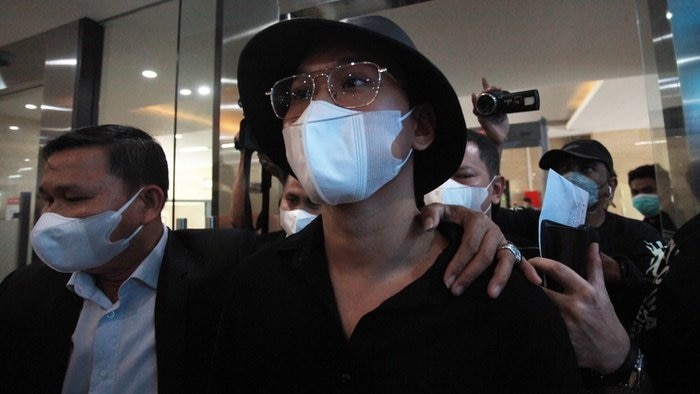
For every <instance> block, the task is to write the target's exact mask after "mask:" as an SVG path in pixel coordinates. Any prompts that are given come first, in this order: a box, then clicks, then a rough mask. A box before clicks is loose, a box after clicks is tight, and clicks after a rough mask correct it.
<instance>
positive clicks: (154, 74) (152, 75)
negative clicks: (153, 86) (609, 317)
mask: <svg viewBox="0 0 700 394" xmlns="http://www.w3.org/2000/svg"><path fill="white" fill-rule="evenodd" d="M141 75H143V77H144V78H155V77H157V76H158V73H157V72H155V71H153V70H143V71H142V72H141Z"/></svg>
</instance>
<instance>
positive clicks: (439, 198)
mask: <svg viewBox="0 0 700 394" xmlns="http://www.w3.org/2000/svg"><path fill="white" fill-rule="evenodd" d="M495 179H496V177H493V178H492V179H491V182H489V184H488V185H486V187H479V186H467V185H463V184H461V183H459V182H457V181H455V180H454V179H452V178H450V179H448V180H447V181H445V183H443V184H442V185H440V186H438V188H437V189H435V190H433V191H431V192H430V193H428V194H426V195H425V196H424V197H423V201H424V202H425V203H426V204H432V203H435V202H437V203H441V204H447V205H460V206H463V207H466V208H469V209H471V210H473V211H478V212H483V213H487V212H488V211H489V210H490V209H491V204H489V206H488V207H487V208H486V209H485V210H483V211H482V210H481V206H482V205H483V204H484V202H485V201H486V200H487V199H488V198H489V187H491V184H492V183H493V181H494V180H495Z"/></svg>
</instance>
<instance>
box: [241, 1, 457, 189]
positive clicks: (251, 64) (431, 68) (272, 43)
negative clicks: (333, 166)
mask: <svg viewBox="0 0 700 394" xmlns="http://www.w3.org/2000/svg"><path fill="white" fill-rule="evenodd" d="M348 42H350V43H355V44H357V45H366V46H367V47H368V49H371V50H372V52H377V53H387V54H388V56H390V57H391V58H392V59H394V60H395V61H396V63H397V64H398V66H399V67H400V68H401V71H403V72H404V74H405V76H406V78H405V79H406V81H408V83H409V84H410V85H411V86H410V88H411V90H412V91H415V92H420V93H421V97H424V98H425V100H424V101H425V102H428V103H430V104H431V105H432V106H433V109H434V110H435V115H436V116H435V117H436V123H437V127H436V133H435V139H434V140H433V143H432V144H431V145H430V146H429V147H428V148H427V149H425V150H423V151H420V152H414V191H415V194H416V196H417V197H416V198H417V201H418V196H420V201H422V198H423V194H425V193H427V192H429V191H431V190H433V189H435V188H436V187H438V186H440V185H441V184H442V183H443V182H444V181H446V180H447V179H449V178H450V177H451V176H452V175H454V173H455V172H456V171H457V169H458V168H459V165H460V164H461V163H462V159H463V157H464V148H465V145H466V130H467V127H466V123H465V120H464V115H463V113H462V107H461V105H460V103H459V99H458V98H457V94H456V93H455V91H454V89H453V88H452V85H450V83H449V81H448V80H447V78H446V77H445V76H444V75H443V74H442V72H441V71H440V70H439V69H438V68H437V67H436V66H435V65H434V64H433V63H432V62H431V61H430V60H428V59H427V58H426V57H425V56H423V55H422V54H421V53H420V52H418V50H417V49H416V47H415V45H414V44H413V42H412V41H411V39H410V38H409V37H408V35H407V34H406V33H405V32H404V31H403V30H402V29H401V28H400V27H399V26H397V25H396V24H395V23H394V22H392V21H391V20H389V19H387V18H385V17H382V16H376V15H375V16H362V17H356V18H349V19H347V20H344V21H333V20H325V19H317V18H296V19H291V20H286V21H282V22H278V23H275V24H273V25H271V26H269V27H267V28H265V29H264V30H262V31H260V32H259V33H257V34H256V35H255V36H253V38H251V39H250V41H249V42H248V43H247V44H246V46H245V48H243V51H242V52H241V56H240V60H239V62H238V88H239V92H240V96H241V106H242V107H243V112H244V113H245V117H246V118H247V119H248V120H249V121H250V126H251V130H252V131H253V134H254V135H255V139H256V140H257V141H258V144H259V145H260V150H261V151H262V152H263V153H265V154H266V155H267V156H268V157H269V158H270V159H271V160H272V161H273V162H274V163H275V164H277V165H278V166H279V167H281V168H282V169H284V170H285V171H287V172H289V173H293V171H292V170H291V168H290V167H289V163H287V157H286V154H285V148H284V140H283V137H282V121H281V120H280V119H278V118H277V117H276V116H275V114H274V113H273V111H272V106H271V105H270V98H269V97H268V96H267V95H266V94H265V93H266V92H268V91H269V90H270V89H271V88H272V85H273V84H274V83H275V82H276V81H278V80H280V79H282V78H285V77H288V76H291V75H293V74H295V73H296V72H297V67H298V66H299V65H300V63H301V61H302V60H303V58H304V56H306V55H308V54H309V53H310V51H312V50H313V49H315V48H319V47H321V46H327V45H328V44H333V43H348ZM367 60H371V59H367ZM389 72H391V70H389Z"/></svg>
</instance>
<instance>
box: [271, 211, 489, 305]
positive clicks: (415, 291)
mask: <svg viewBox="0 0 700 394" xmlns="http://www.w3.org/2000/svg"><path fill="white" fill-rule="evenodd" d="M320 217H322V215H321V216H320ZM437 230H438V231H440V233H441V234H442V235H444V236H445V237H446V238H447V240H448V246H447V247H446V248H445V250H443V252H442V253H441V254H440V255H439V256H438V257H437V259H436V260H435V263H434V264H433V265H432V266H431V267H430V268H429V269H428V270H427V271H426V272H425V274H423V276H421V277H420V278H418V279H417V280H416V281H414V282H413V283H411V284H409V285H408V286H407V287H406V288H405V289H404V290H402V291H401V292H399V293H398V294H397V295H395V296H394V297H391V298H390V299H388V300H387V301H385V302H384V304H382V306H380V308H387V307H388V308H402V307H410V306H415V305H425V304H444V303H446V302H449V301H450V300H451V298H452V297H453V296H452V295H451V293H450V291H449V290H448V289H447V288H446V287H445V285H444V282H443V280H442V277H443V273H444V272H445V269H446V268H447V264H448V263H449V261H450V259H451V258H452V257H453V256H454V255H455V253H456V251H457V247H458V246H459V243H460V240H461V238H462V228H461V227H460V226H458V225H456V224H454V223H449V222H444V223H440V225H439V226H438V229H437ZM278 252H279V253H280V254H282V256H283V257H282V258H283V259H284V260H287V261H289V262H290V266H291V267H292V268H293V269H295V270H296V271H298V272H299V274H300V275H301V276H302V277H303V278H304V279H305V280H306V281H307V283H309V284H310V285H311V286H312V287H313V288H315V289H316V291H317V293H319V295H320V296H321V298H322V299H324V300H325V302H333V304H334V301H332V300H333V299H334V296H333V289H332V285H331V284H330V276H329V274H328V262H327V260H326V256H325V248H324V238H323V221H322V219H319V218H316V219H315V220H314V221H313V222H311V223H310V224H309V225H308V226H307V227H306V228H304V230H303V231H301V232H299V233H296V234H293V235H291V236H289V237H287V238H286V239H285V240H284V241H282V244H280V246H279V249H278ZM484 291H485V290H484ZM329 298H330V299H329Z"/></svg>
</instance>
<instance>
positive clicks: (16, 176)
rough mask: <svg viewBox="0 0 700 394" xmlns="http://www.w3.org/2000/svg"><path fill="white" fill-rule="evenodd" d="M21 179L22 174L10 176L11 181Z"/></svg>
mask: <svg viewBox="0 0 700 394" xmlns="http://www.w3.org/2000/svg"><path fill="white" fill-rule="evenodd" d="M21 177H22V175H20V174H14V175H10V176H8V178H10V179H17V178H21Z"/></svg>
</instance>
